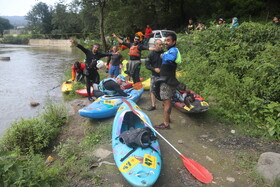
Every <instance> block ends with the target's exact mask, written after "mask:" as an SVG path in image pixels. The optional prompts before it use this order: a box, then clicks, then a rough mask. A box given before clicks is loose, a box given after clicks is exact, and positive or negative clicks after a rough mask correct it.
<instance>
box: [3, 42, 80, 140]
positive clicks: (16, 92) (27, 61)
mask: <svg viewBox="0 0 280 187" xmlns="http://www.w3.org/2000/svg"><path fill="white" fill-rule="evenodd" d="M0 57H10V60H9V61H1V60H0V66H1V68H0V98H1V99H0V136H2V135H3V134H4V132H5V130H6V129H7V128H8V127H10V125H11V123H12V122H14V121H16V120H18V119H20V118H31V117H34V116H36V115H38V114H39V113H40V112H41V111H43V108H44V105H45V104H46V101H47V98H48V97H50V99H51V100H52V101H54V102H61V101H62V100H63V97H62V93H61V89H60V87H59V86H58V85H60V84H61V82H62V81H63V80H65V76H64V73H65V72H66V71H69V69H70V68H71V64H73V63H74V62H75V61H76V60H80V59H81V58H82V53H81V51H79V50H77V49H76V48H69V47H68V48H43V47H32V46H27V45H2V44H0ZM57 86H58V87H57ZM54 87H56V88H54ZM53 88H54V89H53ZM30 102H38V103H40V105H39V106H37V107H32V106H31V105H30Z"/></svg>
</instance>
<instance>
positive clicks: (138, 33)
mask: <svg viewBox="0 0 280 187" xmlns="http://www.w3.org/2000/svg"><path fill="white" fill-rule="evenodd" d="M136 35H137V36H139V37H140V40H139V43H141V44H143V42H144V41H143V38H144V36H145V35H144V34H143V32H142V31H139V32H137V33H135V36H136Z"/></svg>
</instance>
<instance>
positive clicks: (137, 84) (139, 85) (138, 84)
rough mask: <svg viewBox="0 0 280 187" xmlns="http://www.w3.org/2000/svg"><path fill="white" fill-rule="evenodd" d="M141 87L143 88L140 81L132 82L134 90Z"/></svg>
mask: <svg viewBox="0 0 280 187" xmlns="http://www.w3.org/2000/svg"><path fill="white" fill-rule="evenodd" d="M141 88H143V84H142V82H136V83H135V84H133V89H134V90H140V89H141Z"/></svg>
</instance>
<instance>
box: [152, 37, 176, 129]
mask: <svg viewBox="0 0 280 187" xmlns="http://www.w3.org/2000/svg"><path fill="white" fill-rule="evenodd" d="M176 42H177V35H176V34H175V33H169V34H167V35H166V38H165V42H164V43H165V46H166V48H167V49H168V51H167V52H165V53H163V54H162V55H161V57H162V65H161V68H160V79H161V81H162V80H163V81H162V82H161V84H160V85H159V86H160V88H159V89H160V91H159V94H160V98H161V100H162V102H163V108H164V112H163V114H164V122H163V123H161V124H160V125H157V126H155V127H156V128H157V129H169V128H170V115H171V109H172V104H171V99H172V97H173V96H174V95H175V91H176V87H177V86H178V85H179V81H178V80H177V79H176V69H177V64H180V63H181V54H180V51H179V50H178V48H176ZM160 79H159V80H160ZM159 80H158V81H159Z"/></svg>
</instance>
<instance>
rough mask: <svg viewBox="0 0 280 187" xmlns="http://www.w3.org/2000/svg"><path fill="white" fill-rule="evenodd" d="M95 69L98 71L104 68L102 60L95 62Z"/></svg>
mask: <svg viewBox="0 0 280 187" xmlns="http://www.w3.org/2000/svg"><path fill="white" fill-rule="evenodd" d="M96 67H97V68H98V69H100V68H102V67H104V62H103V61H102V60H97V64H96Z"/></svg>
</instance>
